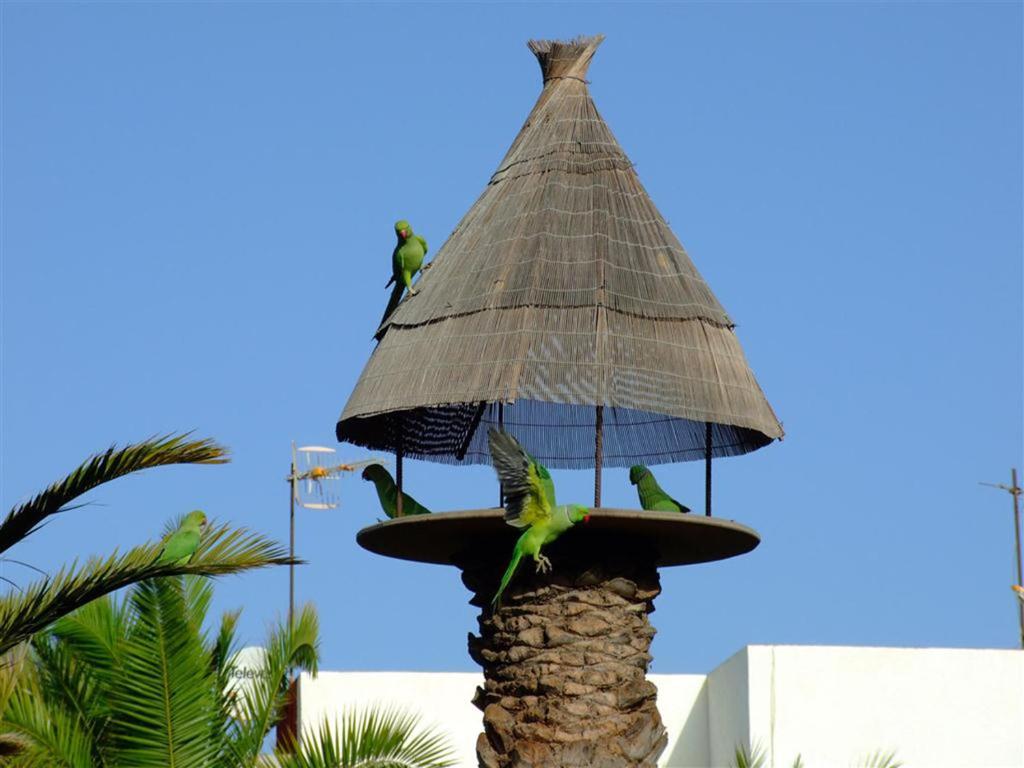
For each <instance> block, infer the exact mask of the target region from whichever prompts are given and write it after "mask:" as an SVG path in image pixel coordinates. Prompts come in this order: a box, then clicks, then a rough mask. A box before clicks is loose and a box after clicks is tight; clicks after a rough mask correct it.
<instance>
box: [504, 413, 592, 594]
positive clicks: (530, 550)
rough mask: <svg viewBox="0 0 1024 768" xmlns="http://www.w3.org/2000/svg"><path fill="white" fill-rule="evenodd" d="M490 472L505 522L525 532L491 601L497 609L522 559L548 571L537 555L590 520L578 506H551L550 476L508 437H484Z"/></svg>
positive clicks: (545, 560) (548, 566)
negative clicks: (495, 479) (498, 483)
mask: <svg viewBox="0 0 1024 768" xmlns="http://www.w3.org/2000/svg"><path fill="white" fill-rule="evenodd" d="M487 442H488V445H489V446H490V450H491V461H492V463H493V464H494V471H495V472H497V473H498V479H499V480H500V481H501V486H502V489H503V491H504V494H505V522H506V523H508V524H509V525H511V526H513V527H515V528H525V529H526V530H525V531H524V532H523V534H522V535H521V536H520V537H519V540H518V541H516V546H515V549H513V550H512V561H511V562H510V563H509V564H508V568H507V569H505V573H504V575H503V576H502V577H501V584H500V585H499V586H498V591H497V592H496V593H495V595H494V599H493V600H491V605H493V606H497V605H498V604H499V601H500V600H501V595H502V593H503V592H504V591H505V587H507V586H508V583H509V582H510V581H511V580H512V576H513V575H514V574H515V572H516V568H517V567H518V566H519V561H520V560H521V559H522V557H523V555H530V556H531V557H532V558H533V560H534V562H535V563H537V572H538V573H545V572H547V571H550V570H551V561H550V560H548V558H546V557H545V556H544V555H542V554H541V553H540V550H541V547H543V546H544V545H545V544H550V543H551V542H552V541H554V540H555V539H557V538H558V537H559V536H561V535H562V534H563V533H565V532H566V531H568V530H569V529H570V528H572V527H573V526H574V525H576V523H581V522H586V521H587V520H589V519H590V515H589V514H588V513H587V512H588V510H587V508H586V507H584V506H582V505H580V504H563V505H562V506H556V505H555V485H554V482H553V481H552V480H551V475H550V473H549V472H548V471H547V469H546V468H545V467H544V465H543V464H541V463H539V462H538V461H537V460H536V459H534V458H533V457H531V456H530V454H528V453H527V452H526V451H524V450H523V447H522V446H521V445H520V444H519V441H518V440H516V439H515V438H514V437H512V436H511V435H509V434H506V433H505V432H499V431H497V430H495V429H491V430H490V432H488V434H487Z"/></svg>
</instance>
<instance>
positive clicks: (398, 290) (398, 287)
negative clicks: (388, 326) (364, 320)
mask: <svg viewBox="0 0 1024 768" xmlns="http://www.w3.org/2000/svg"><path fill="white" fill-rule="evenodd" d="M404 290H405V286H404V285H402V284H401V283H395V287H394V288H393V289H391V298H390V299H389V300H388V308H387V309H385V310H384V316H383V317H382V318H381V319H380V322H379V323H378V324H377V328H378V329H379V328H380V327H381V326H382V325H384V323H385V322H387V319H388V318H389V317H391V313H392V312H394V311H395V307H397V306H398V304H399V302H400V301H401V300H402V292H403V291H404ZM373 338H375V339H376V340H377V341H380V340H381V339H382V338H384V332H383V331H381V330H378V331H377V333H376V334H375V335H374V337H373Z"/></svg>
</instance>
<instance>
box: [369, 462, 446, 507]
mask: <svg viewBox="0 0 1024 768" xmlns="http://www.w3.org/2000/svg"><path fill="white" fill-rule="evenodd" d="M363 480H369V481H370V482H371V483H373V485H374V487H375V488H376V489H377V498H378V499H380V508H381V509H382V510H384V514H385V515H387V516H388V517H394V516H395V515H397V514H398V486H396V485H395V481H394V480H393V479H392V477H391V473H390V472H388V471H387V470H386V469H384V467H382V466H381V465H380V464H371V465H370V466H368V467H367V468H366V469H364V470H363ZM429 514H430V510H429V509H427V508H426V507H424V506H423V505H422V504H420V503H419V502H418V501H416V499H414V498H413V497H412V496H410V495H409V494H408V493H406V492H405V491H402V517H406V516H408V515H429Z"/></svg>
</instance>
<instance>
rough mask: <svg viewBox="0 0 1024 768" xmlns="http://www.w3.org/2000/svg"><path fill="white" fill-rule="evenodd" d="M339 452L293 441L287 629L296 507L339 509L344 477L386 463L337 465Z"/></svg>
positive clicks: (368, 461) (292, 598)
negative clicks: (338, 482) (339, 485)
mask: <svg viewBox="0 0 1024 768" xmlns="http://www.w3.org/2000/svg"><path fill="white" fill-rule="evenodd" d="M336 453H337V452H336V451H335V450H334V449H333V448H328V447H327V446H323V445H303V446H299V447H296V446H295V442H294V441H293V442H292V464H291V470H290V471H289V472H288V477H286V478H285V479H286V480H287V481H288V484H289V490H290V494H289V497H290V499H289V514H288V554H289V558H290V559H291V560H292V563H291V564H290V565H289V566H288V626H291V625H292V617H293V616H294V615H295V562H294V560H295V505H296V504H298V505H299V506H300V507H304V508H306V509H336V508H337V506H338V504H339V503H340V501H339V499H338V494H337V492H336V491H335V489H334V488H333V487H332V486H333V484H334V481H336V480H338V479H339V478H341V477H342V476H343V475H345V474H347V473H350V472H355V471H356V470H357V469H361V468H363V467H366V466H369V465H370V464H381V463H383V462H382V461H381V460H380V459H365V460H362V461H345V462H338V461H337V457H336Z"/></svg>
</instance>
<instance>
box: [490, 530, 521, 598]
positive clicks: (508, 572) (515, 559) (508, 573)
mask: <svg viewBox="0 0 1024 768" xmlns="http://www.w3.org/2000/svg"><path fill="white" fill-rule="evenodd" d="M522 557H523V548H522V547H520V546H519V542H518V541H517V542H516V548H515V550H513V552H512V562H510V563H509V564H508V568H506V569H505V574H504V575H503V576H502V577H501V584H499V585H498V591H497V592H495V594H494V599H493V600H491V606H492V607H494V608H497V607H498V605H500V603H501V594H502V592H504V591H505V587H507V586H508V583H509V582H510V581H512V576H513V575H515V572H516V568H517V567H518V566H519V561H520V560H521V559H522Z"/></svg>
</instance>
